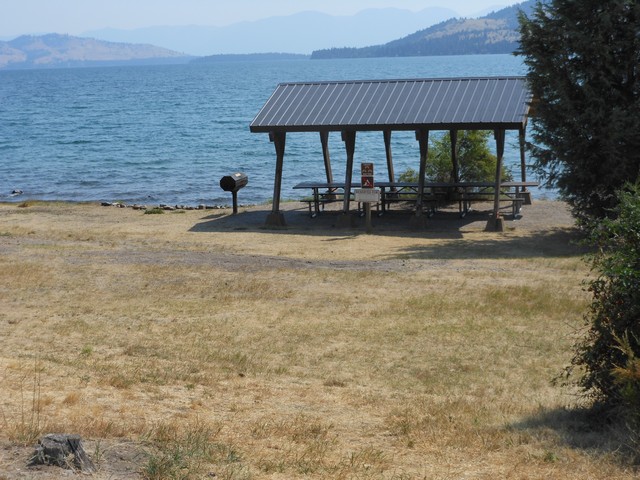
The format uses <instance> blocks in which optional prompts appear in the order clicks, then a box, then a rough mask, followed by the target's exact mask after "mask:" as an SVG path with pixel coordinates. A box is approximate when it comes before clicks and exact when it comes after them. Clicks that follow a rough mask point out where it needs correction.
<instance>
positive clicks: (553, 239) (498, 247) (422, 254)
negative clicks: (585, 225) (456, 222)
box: [400, 228, 589, 260]
mask: <svg viewBox="0 0 640 480" xmlns="http://www.w3.org/2000/svg"><path fill="white" fill-rule="evenodd" d="M582 239H583V237H582V234H581V233H580V232H579V231H578V230H577V229H575V228H556V229H549V230H542V231H535V232H527V233H526V234H518V235H496V236H493V237H489V236H483V237H481V238H478V237H470V238H459V239H456V240H455V241H453V242H440V243H438V242H436V243H430V244H427V245H415V246H411V247H408V248H407V249H405V250H404V251H403V252H401V254H400V255H402V256H404V257H405V258H412V259H429V258H439V259H449V260H464V259H471V258H474V259H477V258H485V259H493V258H497V259H509V258H513V259H517V258H533V257H556V258H557V257H579V256H582V255H584V254H585V253H587V252H588V251H589V250H588V248H587V247H585V246H583V245H581V244H580V242H581V240H582Z"/></svg>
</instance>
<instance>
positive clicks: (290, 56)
mask: <svg viewBox="0 0 640 480" xmlns="http://www.w3.org/2000/svg"><path fill="white" fill-rule="evenodd" d="M308 58H309V55H302V54H299V53H231V54H220V55H208V56H206V57H197V58H194V59H193V60H191V62H189V63H217V62H244V61H247V60H254V61H255V60H261V61H269V62H277V61H278V60H306V59H308Z"/></svg>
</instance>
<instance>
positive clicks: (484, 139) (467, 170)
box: [398, 130, 512, 183]
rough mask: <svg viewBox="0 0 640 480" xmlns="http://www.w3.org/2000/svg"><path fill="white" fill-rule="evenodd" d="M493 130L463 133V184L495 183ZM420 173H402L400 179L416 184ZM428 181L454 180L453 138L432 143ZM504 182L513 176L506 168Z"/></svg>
mask: <svg viewBox="0 0 640 480" xmlns="http://www.w3.org/2000/svg"><path fill="white" fill-rule="evenodd" d="M490 136H491V132H490V131H486V130H468V131H465V130H461V131H459V132H458V140H457V142H456V148H457V152H456V153H457V158H458V179H459V181H461V182H492V181H494V180H495V177H496V161H497V159H496V156H495V155H493V154H492V153H491V151H490V150H489V138H490ZM418 175H419V173H418V172H417V171H415V170H413V169H411V168H409V169H407V170H406V171H405V172H403V173H402V174H401V175H400V176H399V178H398V180H399V181H404V182H417V181H418ZM425 178H426V179H427V180H428V181H431V182H446V183H451V182H453V181H454V177H453V162H452V160H451V135H450V134H449V133H445V134H444V135H442V136H441V137H436V138H434V139H432V140H431V141H430V144H429V153H428V159H427V166H426V170H425ZM502 179H503V180H511V179H512V175H511V172H509V171H508V170H507V169H506V168H504V167H503V170H502Z"/></svg>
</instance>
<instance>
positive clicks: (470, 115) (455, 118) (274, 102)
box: [250, 77, 532, 132]
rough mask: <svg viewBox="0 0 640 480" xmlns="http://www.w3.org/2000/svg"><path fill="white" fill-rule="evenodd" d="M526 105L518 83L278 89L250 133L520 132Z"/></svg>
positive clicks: (449, 81)
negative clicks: (365, 131)
mask: <svg viewBox="0 0 640 480" xmlns="http://www.w3.org/2000/svg"><path fill="white" fill-rule="evenodd" d="M531 99H532V95H531V93H530V91H529V88H528V86H527V83H526V79H525V78H524V77H486V78H441V79H409V80H407V79H405V80H359V81H335V82H331V81H323V82H302V83H281V84H279V85H278V86H277V87H276V89H275V91H274V92H273V94H272V95H271V97H270V98H269V100H267V102H266V103H265V105H264V106H263V107H262V109H261V110H260V112H259V113H258V114H257V115H256V117H255V118H254V120H253V121H252V122H251V125H250V130H251V131H252V132H307V131H313V132H316V131H339V130H414V129H417V128H423V129H428V130H451V129H456V130H474V129H475V130H496V129H499V130H521V129H524V128H525V126H526V122H527V115H528V112H529V104H530V103H531Z"/></svg>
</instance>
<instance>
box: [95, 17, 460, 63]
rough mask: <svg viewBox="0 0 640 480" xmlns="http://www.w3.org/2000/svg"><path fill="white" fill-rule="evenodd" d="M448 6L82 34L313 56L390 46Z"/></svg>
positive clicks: (206, 51) (206, 49) (185, 48)
mask: <svg viewBox="0 0 640 480" xmlns="http://www.w3.org/2000/svg"><path fill="white" fill-rule="evenodd" d="M456 16H457V13H456V12H455V11H454V10H451V9H449V8H441V7H432V8H426V9H424V10H421V11H419V12H412V11H410V10H402V9H398V8H381V9H380V8H379V9H367V10H363V11H361V12H359V13H357V14H355V15H352V16H333V15H328V14H325V13H319V12H312V11H307V12H300V13H297V14H294V15H288V16H282V17H270V18H266V19H263V20H258V21H255V22H241V23H236V24H233V25H229V26H226V27H202V26H157V27H149V28H140V29H135V30H116V29H102V30H94V31H89V32H85V33H84V34H83V35H82V36H85V37H93V38H98V39H100V40H108V41H111V42H126V43H149V44H152V45H157V46H159V47H164V48H168V49H171V50H176V51H178V52H184V53H186V54H188V55H196V56H203V55H214V54H237V53H256V52H287V53H302V54H307V55H308V54H310V53H311V52H312V51H314V50H318V49H321V48H331V47H364V46H367V45H375V44H379V43H384V42H389V41H391V40H393V39H396V38H399V37H403V36H405V35H408V34H409V33H412V32H415V31H416V30H421V29H423V28H425V27H428V26H431V25H434V24H436V23H439V22H442V21H444V20H447V19H449V18H452V17H456Z"/></svg>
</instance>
